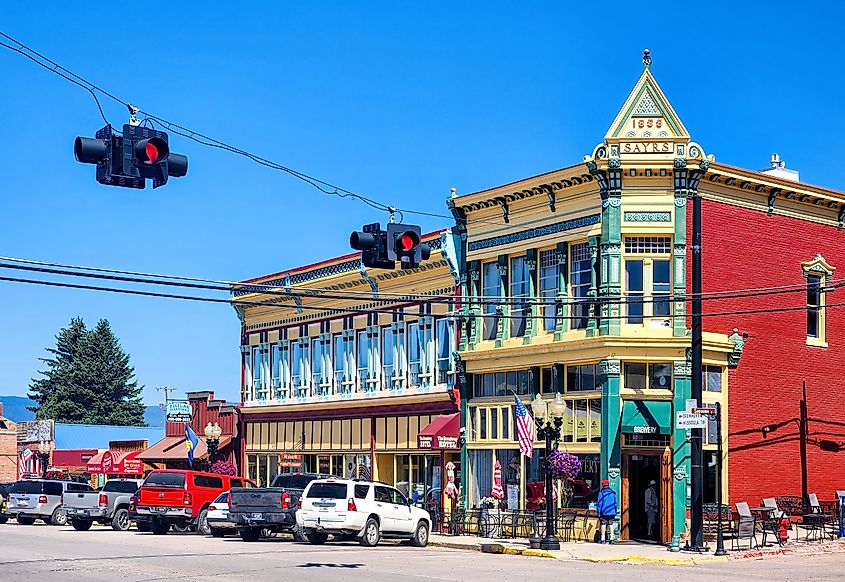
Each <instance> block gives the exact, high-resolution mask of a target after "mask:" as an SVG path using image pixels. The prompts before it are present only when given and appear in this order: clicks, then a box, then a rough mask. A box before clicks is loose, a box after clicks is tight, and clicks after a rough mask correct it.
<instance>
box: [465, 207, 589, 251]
mask: <svg viewBox="0 0 845 582" xmlns="http://www.w3.org/2000/svg"><path fill="white" fill-rule="evenodd" d="M600 221H601V215H599V214H591V215H589V216H582V217H580V218H573V219H571V220H564V221H562V222H556V223H554V224H549V225H547V226H538V227H536V228H530V229H528V230H522V231H519V232H513V233H509V234H505V235H502V236H496V237H493V238H487V239H483V240H476V241H472V242H470V243H469V245H468V249H469V250H470V251H478V250H482V249H489V248H491V247H497V246H500V245H506V244H511V243H515V242H519V241H523V240H529V239H532V238H538V237H541V236H548V235H550V234H557V233H560V232H566V231H567V230H574V229H576V228H581V227H583V226H592V225H593V224H598V223H599V222H600Z"/></svg>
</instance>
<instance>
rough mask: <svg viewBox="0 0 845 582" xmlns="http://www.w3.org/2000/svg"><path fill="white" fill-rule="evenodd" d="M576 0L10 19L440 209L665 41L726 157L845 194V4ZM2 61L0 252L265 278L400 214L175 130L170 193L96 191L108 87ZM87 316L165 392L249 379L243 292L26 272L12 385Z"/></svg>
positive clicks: (322, 171) (27, 13) (198, 124)
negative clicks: (85, 142) (778, 163)
mask: <svg viewBox="0 0 845 582" xmlns="http://www.w3.org/2000/svg"><path fill="white" fill-rule="evenodd" d="M748 4H757V3H748ZM568 5H569V4H568V3H562V2H549V3H525V4H524V5H523V6H519V7H517V6H515V5H514V3H506V2H478V3H440V4H434V3H418V4H415V3H408V2H396V1H393V2H358V3H345V2H343V3H342V2H307V3H283V2H249V3H240V4H237V5H233V4H231V3H221V2H202V3H199V2H197V3H187V2H185V3H182V2H179V3H170V4H168V5H167V8H166V9H163V10H161V11H160V12H156V11H154V10H152V11H150V10H141V9H140V8H138V7H137V6H136V7H135V9H134V10H133V9H131V8H130V5H127V4H120V3H113V4H111V5H109V7H108V10H106V9H104V8H103V6H104V5H103V4H102V3H75V4H74V5H73V6H72V7H71V6H70V5H69V4H68V3H66V2H39V3H37V4H35V5H33V4H32V3H29V5H26V4H25V3H13V4H10V5H9V6H5V7H4V15H3V16H4V18H3V23H2V27H1V28H2V30H3V31H4V32H6V33H8V34H10V35H12V36H14V37H17V38H18V39H20V40H21V41H22V42H24V43H27V44H29V45H31V46H33V47H34V48H36V49H37V50H39V51H41V52H43V53H45V54H46V55H47V56H49V57H51V58H53V59H55V60H57V61H58V62H60V63H61V64H63V65H64V66H66V67H67V68H69V69H71V70H73V71H75V72H77V73H78V74H80V75H82V76H83V77H86V78H88V79H89V80H91V81H92V82H94V83H96V84H99V85H101V86H103V87H105V88H107V89H108V90H109V91H111V92H112V93H114V94H116V95H118V96H119V97H121V98H123V99H125V100H127V101H129V102H131V103H134V104H137V105H140V106H141V107H142V108H143V109H145V110H147V111H150V112H153V113H155V114H157V115H159V116H161V117H164V118H167V119H171V120H174V121H177V122H179V123H180V124H182V125H186V126H188V127H191V128H192V129H196V130H199V131H203V132H205V133H208V134H210V135H212V136H214V137H217V138H219V139H222V140H224V141H227V142H229V143H231V144H234V145H236V146H239V147H242V148H244V149H248V150H250V151H253V152H255V153H257V154H260V155H263V156H265V157H268V158H271V159H273V160H276V161H279V162H282V163H284V164H287V165H289V166H291V167H293V168H296V169H298V170H301V171H304V172H308V173H311V174H313V175H316V176H319V177H321V178H323V179H326V180H329V181H332V182H334V183H336V184H339V185H341V186H344V187H346V188H349V189H351V190H355V191H358V192H361V193H364V194H367V195H369V196H372V197H374V198H376V199H379V200H382V201H384V202H387V203H390V204H393V205H396V206H400V207H410V208H417V209H420V210H426V211H434V212H444V213H445V207H444V204H443V200H444V199H445V197H446V196H447V195H448V193H449V188H451V187H455V188H457V189H458V191H459V192H460V193H468V192H472V191H475V190H478V189H482V188H486V187H490V186H495V185H498V184H502V183H506V182H511V181H514V180H517V179H520V178H524V177H527V176H531V175H535V174H538V173H542V172H545V171H549V170H552V169H555V168H560V167H564V166H567V165H571V164H574V163H578V162H579V161H580V160H581V159H582V157H583V156H584V155H585V154H588V153H590V152H592V149H593V147H594V146H595V145H596V144H597V143H598V142H599V141H601V140H602V138H603V136H604V133H605V131H606V130H607V127H608V126H609V124H610V122H611V121H612V120H613V117H614V116H615V114H616V112H617V110H618V109H619V107H620V106H621V105H622V103H623V102H624V100H625V98H626V96H627V94H628V92H629V91H630V89H631V88H632V87H633V85H634V83H635V82H636V80H637V78H638V76H639V74H640V72H641V70H642V65H641V61H640V58H641V55H642V49H643V48H644V47H648V48H650V49H651V51H652V56H653V57H654V64H653V65H652V71H653V73H654V74H655V76H656V78H657V80H658V82H659V83H660V85H661V87H662V88H663V90H664V92H665V93H666V94H667V96H668V98H669V100H670V101H671V102H672V104H673V106H674V107H675V109H676V111H677V112H678V114H679V115H680V116H681V119H682V120H683V121H684V123H685V125H686V127H687V129H688V130H689V131H690V133H691V134H692V136H693V139H695V140H696V141H698V142H699V143H701V144H702V145H703V146H704V148H705V150H706V151H707V152H708V153H713V154H715V155H716V159H717V160H719V161H722V162H725V163H729V164H733V165H738V166H742V167H747V168H752V169H761V168H763V167H766V166H767V165H768V164H767V162H768V158H769V154H770V153H772V152H775V151H777V152H779V153H780V154H781V157H782V159H784V160H785V161H786V162H787V165H788V166H789V167H792V168H795V169H798V170H800V172H801V178H802V181H806V182H810V183H815V184H820V185H824V186H827V187H830V188H834V189H839V190H845V176H843V175H842V173H841V171H840V170H839V167H840V166H841V163H842V160H843V157H845V146H843V144H842V140H841V135H842V133H843V129H845V113H843V108H842V101H841V94H842V93H843V89H845V81H843V75H842V74H841V73H840V72H839V67H840V65H841V63H842V62H843V56H845V55H843V52H845V51H843V48H842V45H841V42H840V40H841V34H842V31H841V27H840V24H839V23H840V22H841V20H842V17H843V13H842V12H843V8H842V7H841V6H840V5H839V4H834V3H830V5H829V6H828V7H826V8H824V9H822V8H819V7H818V6H817V5H815V4H806V3H805V4H801V5H798V4H795V3H785V2H784V3H779V2H767V3H765V4H760V6H762V7H763V8H762V9H761V8H751V7H746V6H743V5H742V4H741V3H731V4H729V5H727V4H726V5H720V4H719V3H710V4H705V5H702V4H695V5H693V4H684V3H677V2H672V3H668V2H666V3H662V2H650V3H648V4H642V3H620V4H619V5H617V6H615V7H614V6H613V5H612V3H611V4H610V5H602V6H607V9H605V10H601V11H599V10H593V9H591V8H589V5H584V6H583V7H580V8H577V9H574V8H573V9H569V10H567V9H566V6H568ZM235 6H236V7H237V8H235ZM0 74H2V76H3V83H2V86H3V90H2V91H0V127H2V128H3V131H4V133H5V136H6V139H3V140H0V159H2V160H3V164H2V167H3V171H2V172H0V191H2V196H0V224H2V228H0V255H7V256H17V257H26V258H34V259H41V260H50V261H58V262H67V263H75V264H86V265H97V266H108V267H116V268H124V269H129V270H138V271H154V272H164V273H172V274H184V275H192V276H203V277H212V278H220V279H244V278H248V277H253V276H257V275H261V274H266V273H270V272H275V271H279V270H281V269H284V268H288V267H292V266H296V265H300V264H307V263H310V262H314V261H318V260H321V259H324V258H326V257H329V256H334V255H338V254H343V253H346V252H348V249H347V243H348V233H349V231H351V230H353V229H354V228H356V227H358V226H360V225H361V224H363V223H366V222H370V221H374V220H382V221H384V219H385V217H384V216H383V215H380V214H379V213H377V212H376V211H373V210H371V209H369V208H367V207H366V206H364V205H362V204H360V203H358V202H354V201H348V200H340V199H335V198H329V197H327V196H325V195H323V194H320V193H319V192H316V191H315V190H313V189H310V188H309V187H308V186H306V185H305V184H303V183H301V182H298V181H296V180H294V179H292V178H290V177H288V176H286V175H284V174H281V173H278V172H274V171H271V170H269V169H266V168H263V167H260V166H257V165H255V164H253V163H251V162H249V161H247V160H245V159H242V158H238V157H236V156H233V155H231V154H227V153H224V152H220V151H217V150H213V149H208V148H204V147H202V146H199V145H198V144H195V143H193V142H190V141H188V140H186V139H182V138H179V137H178V136H176V137H174V138H172V140H171V148H172V149H173V151H177V152H180V153H184V154H186V155H187V156H188V157H189V159H190V170H189V173H188V176H187V177H185V178H182V179H178V180H177V179H172V180H171V181H170V182H169V183H168V185H167V186H166V187H164V188H160V189H157V190H155V191H153V190H152V189H151V188H148V189H146V190H140V191H139V190H127V189H119V188H109V187H105V186H100V185H99V184H97V183H96V182H95V180H94V169H93V166H86V165H81V164H77V163H76V162H75V161H74V160H73V155H72V143H73V139H74V137H75V136H77V135H90V136H93V133H94V131H96V130H97V129H98V128H99V127H101V126H102V120H101V119H100V117H99V114H98V112H97V109H96V107H95V105H94V102H93V100H92V99H91V97H90V95H88V94H87V93H86V92H84V91H83V90H81V89H79V88H77V87H75V86H73V85H71V84H69V83H67V82H65V81H63V80H62V79H60V78H58V77H56V76H55V75H52V74H50V73H48V72H46V71H44V70H43V69H39V68H38V67H36V66H35V65H34V64H32V63H31V62H29V61H27V60H25V59H24V58H23V57H20V56H19V55H16V54H14V53H11V52H9V51H7V50H4V49H0ZM103 105H104V107H105V109H106V114H107V116H108V117H109V119H110V120H111V121H112V123H113V124H115V125H121V124H122V123H124V122H125V121H126V117H127V115H126V113H125V111H123V110H122V108H121V106H119V105H117V104H116V103H114V102H110V101H108V100H103ZM409 218H410V217H409ZM408 221H409V222H410V220H408ZM419 222H420V223H421V224H422V225H423V228H424V229H433V228H437V227H440V226H444V225H445V221H443V220H438V219H433V218H424V219H420V220H419ZM77 315H79V316H82V317H84V318H85V320H86V321H87V322H89V324H91V325H93V323H94V322H95V321H96V320H97V319H98V318H101V317H104V318H107V319H108V320H109V321H110V322H111V324H112V326H113V328H114V330H115V331H116V333H117V334H118V336H119V337H120V339H121V341H122V344H123V346H124V348H125V349H126V350H127V351H128V352H129V353H130V355H131V357H132V362H133V364H134V365H135V368H136V373H137V376H138V379H139V380H140V382H142V383H143V384H144V385H145V386H146V389H145V392H144V396H145V399H146V401H147V402H148V403H149V404H154V403H156V402H158V399H159V397H160V394H159V393H156V391H155V387H156V386H163V385H169V386H174V387H177V388H178V389H179V390H180V391H188V390H204V389H214V390H215V391H216V392H217V394H218V395H220V396H223V397H227V398H229V399H237V398H238V382H239V363H238V358H239V356H238V342H239V337H238V321H237V318H236V317H235V313H234V311H233V310H232V309H231V308H230V307H228V306H226V305H212V304H198V303H187V302H180V301H168V300H163V299H151V298H135V297H123V296H115V295H110V294H102V293H100V294H98V293H92V292H86V291H76V290H66V289H51V288H40V287H33V286H24V285H19V284H11V283H0V321H2V322H3V323H2V331H3V333H0V394H23V393H24V392H25V391H26V386H27V384H28V382H29V379H30V378H31V377H33V375H34V374H35V373H36V370H38V368H39V362H38V358H39V357H41V356H42V355H44V348H45V347H47V346H49V345H52V343H53V336H54V335H55V333H56V331H57V330H58V329H59V328H60V327H61V326H63V325H65V324H67V322H68V321H69V320H70V318H71V317H73V316H77Z"/></svg>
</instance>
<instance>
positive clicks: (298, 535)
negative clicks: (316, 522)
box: [291, 525, 308, 542]
mask: <svg viewBox="0 0 845 582" xmlns="http://www.w3.org/2000/svg"><path fill="white" fill-rule="evenodd" d="M291 533H292V534H293V541H295V542H307V541H308V538H307V537H305V530H304V529H302V527H300V526H299V525H295V526H293V529H292V530H291Z"/></svg>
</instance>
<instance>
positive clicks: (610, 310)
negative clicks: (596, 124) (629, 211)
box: [598, 158, 622, 335]
mask: <svg viewBox="0 0 845 582" xmlns="http://www.w3.org/2000/svg"><path fill="white" fill-rule="evenodd" d="M614 166H615V167H614ZM607 182H608V188H607V196H606V197H605V198H604V199H603V200H602V204H601V247H600V255H601V259H600V261H601V276H600V277H599V294H598V296H599V300H600V302H601V310H600V315H601V319H600V321H599V334H600V335H619V330H620V323H621V321H620V319H619V302H618V301H616V300H615V299H616V298H617V297H619V295H620V293H621V290H622V285H621V279H620V266H621V264H622V168H621V162H620V161H619V159H618V158H611V159H610V160H609V162H608V170H607Z"/></svg>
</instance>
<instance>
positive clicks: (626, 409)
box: [622, 400, 672, 434]
mask: <svg viewBox="0 0 845 582" xmlns="http://www.w3.org/2000/svg"><path fill="white" fill-rule="evenodd" d="M622 432H623V433H628V434H671V432H672V403H671V402H668V401H665V400H625V401H624V402H623V403H622Z"/></svg>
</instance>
